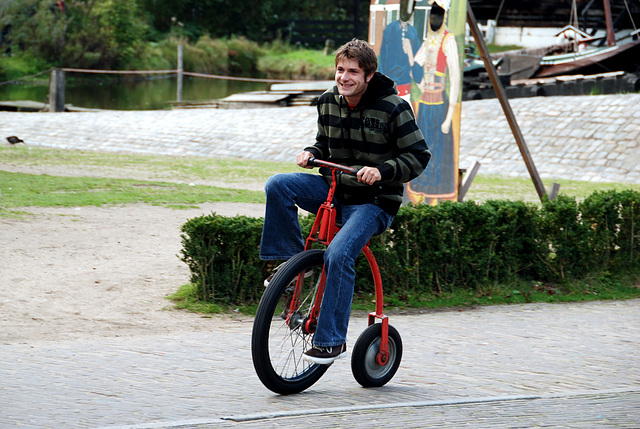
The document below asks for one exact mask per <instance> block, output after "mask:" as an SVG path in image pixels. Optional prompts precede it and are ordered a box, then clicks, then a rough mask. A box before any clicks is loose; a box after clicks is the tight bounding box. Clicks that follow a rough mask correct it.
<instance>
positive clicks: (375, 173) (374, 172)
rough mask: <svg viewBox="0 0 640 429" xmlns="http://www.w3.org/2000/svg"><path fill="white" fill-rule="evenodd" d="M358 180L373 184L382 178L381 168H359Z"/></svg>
mask: <svg viewBox="0 0 640 429" xmlns="http://www.w3.org/2000/svg"><path fill="white" fill-rule="evenodd" d="M357 177H358V182H361V183H366V184H367V185H373V184H374V183H376V182H377V181H379V180H380V179H382V176H381V175H380V170H378V169H377V168H375V167H362V168H361V169H360V170H358V174H357Z"/></svg>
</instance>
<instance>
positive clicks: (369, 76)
mask: <svg viewBox="0 0 640 429" xmlns="http://www.w3.org/2000/svg"><path fill="white" fill-rule="evenodd" d="M335 65H336V72H335V82H336V85H335V86H334V87H333V88H332V89H329V90H327V91H326V92H325V93H324V94H323V95H322V96H320V98H319V100H318V134H317V136H316V143H315V144H314V145H313V146H309V147H306V148H305V149H304V150H303V151H302V152H300V153H299V154H298V155H297V156H296V163H297V164H298V165H299V166H300V167H304V168H311V166H310V165H309V159H310V158H317V159H322V160H327V161H331V162H335V163H338V164H343V165H347V166H350V167H355V168H358V169H359V171H358V173H357V175H355V176H354V175H350V174H340V175H339V176H338V185H337V188H336V198H335V200H334V202H335V204H336V207H337V209H338V212H339V213H341V216H342V227H341V229H340V231H339V232H338V233H337V234H336V236H335V237H334V239H333V241H332V242H331V243H330V244H329V246H328V247H327V250H326V252H325V255H324V270H325V273H326V286H325V293H324V299H323V301H322V307H321V311H320V316H319V318H318V324H317V327H316V331H315V334H314V337H313V348H312V349H310V350H308V351H307V352H306V353H305V355H304V357H303V358H304V359H305V360H307V361H309V362H313V363H317V364H323V365H328V364H331V363H332V362H333V361H334V360H336V359H339V358H343V357H345V356H346V350H347V348H346V339H347V328H348V324H349V317H350V312H351V301H352V299H353V291H354V285H355V269H354V266H355V259H356V257H357V256H358V254H359V253H360V251H361V250H362V248H363V247H364V246H365V245H366V244H367V242H368V241H369V240H370V239H371V237H373V236H374V235H376V234H380V233H382V232H383V231H384V230H385V229H387V228H388V227H389V225H390V224H391V221H392V220H393V217H394V216H395V215H396V214H397V212H398V209H399V208H400V205H401V203H402V196H403V192H404V186H403V183H406V182H408V181H410V180H412V179H414V178H416V177H418V176H419V175H420V174H422V172H423V170H424V169H425V167H426V166H427V163H428V162H429V159H430V158H431V154H430V152H429V150H428V148H427V144H426V142H425V140H424V137H423V135H422V133H421V132H420V130H419V129H418V127H417V125H416V122H415V117H414V115H413V111H412V109H411V107H410V106H409V104H408V103H407V102H406V101H404V100H402V99H401V98H400V97H399V96H398V95H397V91H396V89H395V85H394V83H393V81H392V80H391V79H389V78H388V77H386V76H385V75H383V74H381V73H379V72H376V69H377V67H378V61H377V57H376V54H375V52H374V50H373V49H372V48H371V47H370V46H369V44H367V43H366V42H364V41H362V40H356V39H354V40H352V41H350V42H347V43H346V44H344V45H343V46H341V47H340V48H339V49H338V50H337V51H336V57H335ZM320 172H321V173H322V175H315V174H307V173H289V174H277V175H275V176H272V177H270V178H269V179H268V180H267V182H266V184H265V192H266V196H267V205H266V210H265V218H264V228H263V231H262V241H261V245H260V258H261V259H263V260H273V261H275V260H287V259H289V258H291V257H292V256H293V255H295V254H297V253H299V252H301V251H302V250H303V249H304V240H303V238H302V233H301V230H300V225H299V223H298V207H300V208H302V209H303V210H306V211H308V212H312V213H316V212H317V211H318V208H319V207H320V205H321V204H322V203H323V202H324V201H325V199H326V196H327V193H328V191H329V184H330V183H331V173H330V172H328V171H324V169H321V170H320Z"/></svg>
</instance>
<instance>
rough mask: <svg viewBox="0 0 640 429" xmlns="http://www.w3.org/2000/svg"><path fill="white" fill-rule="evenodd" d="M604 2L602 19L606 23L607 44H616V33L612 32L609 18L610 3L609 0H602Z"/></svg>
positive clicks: (611, 22)
mask: <svg viewBox="0 0 640 429" xmlns="http://www.w3.org/2000/svg"><path fill="white" fill-rule="evenodd" d="M603 3H604V19H605V21H606V23H607V46H616V35H615V34H614V32H613V20H612V19H611V3H610V1H609V0H603Z"/></svg>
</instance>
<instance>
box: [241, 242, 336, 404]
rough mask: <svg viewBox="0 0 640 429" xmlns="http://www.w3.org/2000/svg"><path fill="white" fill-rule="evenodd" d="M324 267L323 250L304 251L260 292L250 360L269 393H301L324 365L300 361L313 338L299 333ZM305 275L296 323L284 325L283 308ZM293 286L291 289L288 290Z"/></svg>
mask: <svg viewBox="0 0 640 429" xmlns="http://www.w3.org/2000/svg"><path fill="white" fill-rule="evenodd" d="M323 264H324V251H323V250H319V249H318V250H308V251H305V252H302V253H299V254H298V255H295V256H294V257H292V258H291V259H289V260H288V261H287V262H286V263H285V264H283V265H282V266H281V267H280V268H279V269H278V271H277V272H276V274H275V275H274V276H273V279H272V280H271V282H270V283H269V286H268V287H267V289H266V290H265V292H264V295H263V296H262V299H261V300H260V304H259V305H258V311H257V313H256V317H255V320H254V322H253V332H252V336H251V357H252V358H253V366H254V368H255V370H256V373H257V374H258V377H259V378H260V381H262V383H263V384H264V385H265V386H266V387H267V388H268V389H270V390H271V391H273V392H276V393H279V394H282V395H289V394H292V393H298V392H302V391H303V390H305V389H307V388H309V387H310V386H311V385H313V383H315V382H316V381H318V379H320V377H322V375H323V374H324V373H325V371H326V370H327V368H328V365H315V364H311V363H309V362H306V361H304V360H302V354H303V353H304V352H305V351H307V350H308V349H310V348H311V346H312V342H311V340H312V338H313V334H309V333H306V332H304V331H303V329H302V323H301V322H302V319H303V318H304V317H306V316H308V314H309V311H310V309H311V307H312V306H313V300H314V298H315V292H316V286H317V284H318V281H319V279H320V275H321V273H322V266H323ZM308 272H312V274H310V275H305V279H304V282H303V284H302V289H301V293H300V300H299V301H300V306H299V307H298V310H297V311H296V312H295V316H292V317H294V318H295V320H296V321H297V322H296V323H293V324H291V323H290V324H287V323H286V320H285V319H286V316H285V315H286V312H285V313H284V314H283V311H285V308H286V309H288V308H289V306H290V296H291V293H292V292H293V287H294V286H295V282H296V278H297V277H298V274H300V273H308ZM291 285H294V286H291Z"/></svg>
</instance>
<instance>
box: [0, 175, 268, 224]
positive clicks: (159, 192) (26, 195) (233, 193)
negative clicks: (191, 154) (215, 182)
mask: <svg viewBox="0 0 640 429" xmlns="http://www.w3.org/2000/svg"><path fill="white" fill-rule="evenodd" d="M0 182H1V183H2V185H0V191H1V192H2V199H1V200H0V214H2V213H3V212H4V211H6V210H7V209H11V208H17V207H83V206H103V205H120V204H136V203H144V204H150V205H162V206H167V207H174V208H188V207H194V206H197V205H198V204H202V203H206V202H219V201H224V202H253V203H263V202H264V194H263V193H262V192H258V191H247V190H242V189H230V188H219V187H215V186H202V185H194V186H190V185H187V184H179V183H170V182H149V181H140V180H131V179H106V178H94V177H59V176H49V175H46V174H42V175H34V174H23V173H8V172H5V171H0Z"/></svg>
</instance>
